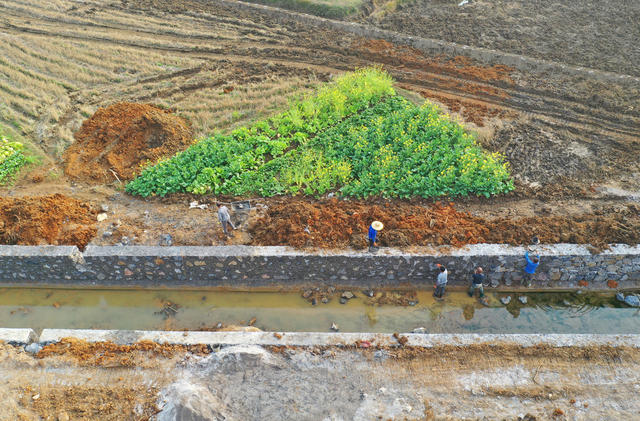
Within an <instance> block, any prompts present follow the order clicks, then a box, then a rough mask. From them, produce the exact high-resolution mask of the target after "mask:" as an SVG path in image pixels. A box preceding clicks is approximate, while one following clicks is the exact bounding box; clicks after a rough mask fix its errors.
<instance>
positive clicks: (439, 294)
mask: <svg viewBox="0 0 640 421" xmlns="http://www.w3.org/2000/svg"><path fill="white" fill-rule="evenodd" d="M446 286H447V284H444V285H436V290H435V292H434V293H433V295H434V296H435V297H437V298H442V296H443V295H444V288H445V287H446Z"/></svg>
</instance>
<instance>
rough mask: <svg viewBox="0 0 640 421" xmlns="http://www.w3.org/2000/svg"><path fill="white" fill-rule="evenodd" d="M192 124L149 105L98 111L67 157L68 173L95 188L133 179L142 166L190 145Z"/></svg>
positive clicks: (114, 107)
mask: <svg viewBox="0 0 640 421" xmlns="http://www.w3.org/2000/svg"><path fill="white" fill-rule="evenodd" d="M192 140H193V139H192V134H191V129H190V127H189V123H188V122H187V121H186V120H184V119H183V118H181V117H178V116H176V115H175V114H173V113H172V112H171V111H169V110H164V109H162V108H159V107H156V106H154V105H150V104H132V103H124V102H123V103H118V104H114V105H111V106H109V107H107V108H100V109H99V110H98V111H96V113H95V114H94V115H93V116H91V117H90V118H89V119H87V120H86V121H85V122H84V123H82V127H80V130H78V131H77V132H76V134H75V142H74V143H73V144H72V145H71V146H70V147H69V148H68V149H67V150H66V152H65V154H64V162H65V170H64V171H65V174H66V175H67V176H69V177H70V178H73V179H80V180H83V181H87V182H92V183H110V182H114V181H116V180H121V181H125V180H131V179H133V177H134V176H135V174H136V173H138V172H139V171H140V167H141V165H143V164H146V163H148V162H155V161H157V160H158V159H159V158H162V157H167V156H172V155H174V154H175V153H176V152H180V151H182V150H184V149H186V148H187V146H189V145H190V144H191V142H192Z"/></svg>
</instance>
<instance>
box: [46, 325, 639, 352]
mask: <svg viewBox="0 0 640 421" xmlns="http://www.w3.org/2000/svg"><path fill="white" fill-rule="evenodd" d="M275 333H276V332H176V331H144V330H88V329H44V330H43V331H42V333H41V335H40V338H39V342H40V343H41V344H47V343H53V342H59V341H60V340H62V339H63V338H77V339H80V340H85V341H88V342H104V341H111V342H114V343H116V344H121V345H125V344H132V343H136V342H140V341H153V342H156V343H160V344H175V345H210V346H230V345H263V346H269V345H279V346H282V345H285V346H352V345H354V344H356V342H358V341H367V342H369V343H371V344H372V345H381V346H398V345H399V343H398V340H397V339H396V337H395V336H394V334H386V333H327V332H280V333H279V334H278V336H279V337H277V336H276V335H275ZM402 336H405V337H406V338H407V340H408V342H407V343H406V345H407V346H417V347H422V348H432V347H436V346H443V345H444V346H447V345H452V346H469V345H480V344H491V345H496V344H507V345H508V344H513V345H517V346H521V347H533V346H537V345H540V344H542V345H548V346H552V347H585V346H594V345H604V346H614V347H615V346H630V347H633V348H640V335H638V334H620V335H610V334H476V333H465V334H423V333H406V334H402Z"/></svg>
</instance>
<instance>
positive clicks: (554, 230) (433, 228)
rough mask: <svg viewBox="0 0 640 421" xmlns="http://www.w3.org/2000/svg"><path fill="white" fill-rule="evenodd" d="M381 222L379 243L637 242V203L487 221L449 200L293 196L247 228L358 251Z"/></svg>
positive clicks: (298, 242) (268, 239)
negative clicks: (369, 200)
mask: <svg viewBox="0 0 640 421" xmlns="http://www.w3.org/2000/svg"><path fill="white" fill-rule="evenodd" d="M374 220H379V221H382V222H383V223H384V225H385V228H384V230H382V231H381V232H380V235H379V241H380V244H381V245H383V246H388V247H407V246H411V245H413V246H416V245H423V246H426V245H452V246H455V247H459V246H463V245H466V244H477V243H499V244H512V245H521V244H529V243H530V241H531V238H533V237H534V236H538V237H539V239H540V241H541V242H543V243H547V244H552V243H575V244H592V245H594V246H596V247H605V246H606V245H607V244H609V243H624V244H638V243H640V207H638V206H635V205H629V206H628V207H627V208H626V210H622V211H617V212H607V211H603V212H601V214H599V215H596V214H585V215H578V216H562V217H561V216H558V217H554V216H541V217H531V218H521V219H509V218H498V219H493V220H486V219H483V218H479V217H474V216H471V215H470V214H468V213H466V212H459V211H457V210H456V209H455V208H454V207H453V205H452V204H446V205H445V204H441V203H436V204H435V205H433V206H430V207H425V206H420V205H413V204H409V203H401V202H397V203H394V202H388V203H383V204H367V203H363V202H354V201H338V200H327V201H320V202H312V201H304V200H296V199H291V201H290V202H289V203H281V204H274V205H272V206H270V207H269V208H268V210H267V211H266V214H265V215H264V216H263V217H262V218H261V219H258V220H257V221H256V223H254V224H253V225H252V226H251V227H250V231H251V233H252V235H253V243H254V244H259V245H290V246H293V247H299V248H301V247H322V248H347V247H352V248H355V249H362V248H364V247H366V245H367V243H366V238H367V237H366V232H367V228H368V226H369V224H370V223H371V221H374Z"/></svg>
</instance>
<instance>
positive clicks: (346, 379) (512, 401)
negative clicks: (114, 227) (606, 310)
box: [0, 334, 640, 420]
mask: <svg viewBox="0 0 640 421" xmlns="http://www.w3.org/2000/svg"><path fill="white" fill-rule="evenodd" d="M402 338H403V336H402V335H401V334H399V335H398V342H399V343H398V346H397V347H379V346H377V345H376V343H375V340H372V341H370V343H367V344H365V343H364V342H362V343H360V344H356V343H354V344H353V345H352V346H346V347H334V346H325V347H313V348H293V347H285V346H281V347H278V346H273V347H266V348H260V347H232V348H230V349H227V350H225V349H223V351H225V352H223V353H216V352H214V353H210V354H209V353H204V354H203V353H200V352H195V353H192V352H189V351H188V350H184V349H177V350H176V352H171V353H170V355H167V354H164V353H161V354H149V352H148V351H146V350H144V348H146V346H142V347H138V346H136V345H132V346H128V347H124V346H119V345H114V344H111V343H102V344H95V345H88V344H81V343H77V344H69V341H67V343H66V344H67V346H68V347H69V349H70V353H69V354H65V353H63V352H60V353H58V352H56V353H54V354H48V355H44V354H40V355H38V356H33V355H31V354H27V353H25V352H24V351H23V350H22V348H21V347H15V346H11V345H7V344H1V345H0V367H1V368H2V372H3V374H4V379H5V380H4V381H3V382H2V383H1V384H0V397H1V398H2V401H3V416H5V417H7V419H19V420H39V419H50V420H56V419H57V420H63V419H70V420H80V419H105V420H112V419H113V420H116V419H118V420H147V419H154V417H156V416H158V417H160V416H163V415H164V416H167V415H169V414H168V413H167V411H168V410H169V409H171V408H175V407H177V408H179V409H180V410H182V411H184V412H183V414H184V413H186V414H189V415H192V416H194V418H195V419H198V418H197V417H195V415H200V416H201V417H204V419H207V418H206V416H205V414H211V413H213V412H215V413H217V414H222V415H224V416H225V419H283V420H289V419H292V420H293V419H296V420H299V419H323V418H326V417H329V418H330V419H331V418H334V419H354V420H368V419H378V418H381V419H405V420H414V419H415V420H432V419H468V420H480V419H518V417H520V419H528V420H547V419H561V420H562V419H575V420H589V419H632V418H633V417H634V416H635V414H636V413H637V411H638V400H637V399H635V397H636V394H637V383H638V375H637V373H638V365H639V363H640V358H639V357H640V356H639V354H638V350H637V349H631V348H625V347H614V346H587V347H581V348H572V347H561V348H552V347H548V346H536V347H530V348H522V347H519V346H517V345H512V344H501V343H496V344H491V345H477V346H465V347H453V346H439V347H435V348H430V349H423V348H413V347H406V346H401V343H400V341H401V340H402ZM365 345H366V346H365ZM76 348H78V349H80V350H81V352H80V353H79V354H78V355H82V356H83V357H81V358H79V357H78V355H74V354H72V353H71V352H72V350H73V349H76ZM86 350H89V351H88V352H85V351H86ZM104 350H109V352H110V350H114V351H113V352H114V355H115V356H116V357H117V359H118V360H126V361H133V362H135V363H134V364H132V365H130V364H127V365H119V364H112V365H104V364H93V362H95V361H97V360H98V359H99V357H100V355H101V354H102V352H104ZM217 354H219V355H217ZM152 355H153V358H150V357H151V356H152ZM84 357H87V358H88V361H85V360H83V358H84ZM327 385H329V386H327ZM182 396H184V397H182ZM173 405H175V406H173ZM163 411H164V412H163ZM525 415H526V418H525ZM209 417H210V418H211V415H209ZM210 418H209V419H210ZM170 419H173V418H170Z"/></svg>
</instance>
